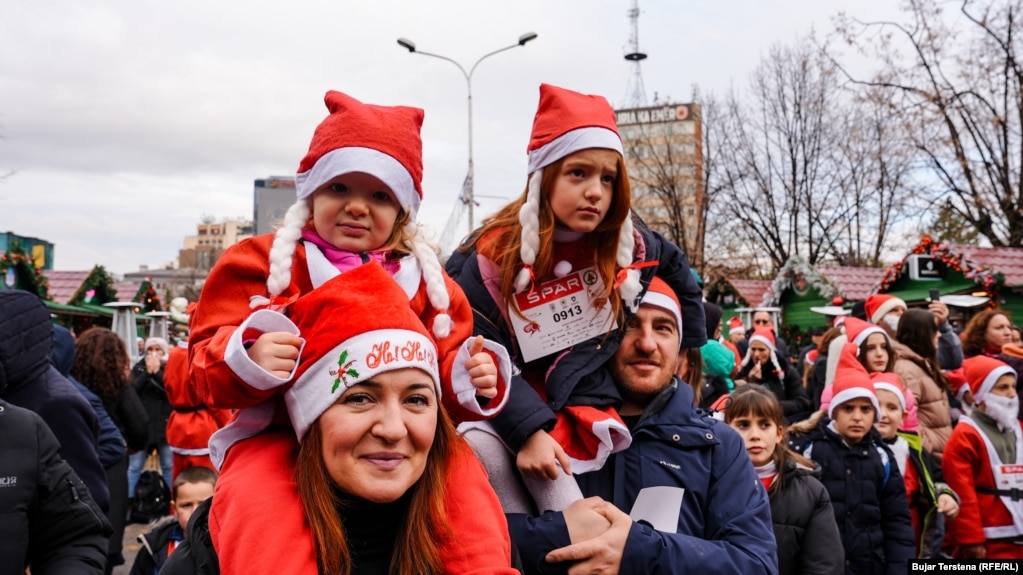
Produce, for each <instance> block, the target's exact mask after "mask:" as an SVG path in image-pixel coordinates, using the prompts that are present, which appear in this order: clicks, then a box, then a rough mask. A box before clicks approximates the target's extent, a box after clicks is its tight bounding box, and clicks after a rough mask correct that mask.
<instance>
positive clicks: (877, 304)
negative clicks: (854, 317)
mask: <svg viewBox="0 0 1023 575" xmlns="http://www.w3.org/2000/svg"><path fill="white" fill-rule="evenodd" d="M900 307H901V308H902V309H907V306H906V302H904V301H902V300H901V299H899V298H897V297H895V296H893V295H888V294H885V293H876V294H873V295H871V296H870V297H868V298H867V301H865V302H864V303H863V311H864V312H865V313H866V314H867V319H869V320H870V323H880V322H881V318H883V317H884V316H886V315H888V312H891V311H894V310H895V309H896V308H900Z"/></svg>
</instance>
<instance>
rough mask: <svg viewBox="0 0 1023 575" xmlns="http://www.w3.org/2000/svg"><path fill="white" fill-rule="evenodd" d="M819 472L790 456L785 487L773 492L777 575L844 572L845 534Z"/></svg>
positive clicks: (786, 466)
mask: <svg viewBox="0 0 1023 575" xmlns="http://www.w3.org/2000/svg"><path fill="white" fill-rule="evenodd" d="M778 449H781V446H779V447H778ZM818 475H819V470H818V469H808V468H806V467H803V466H799V465H796V462H795V461H792V460H791V459H790V460H789V461H787V462H786V465H785V470H784V471H783V477H782V479H783V489H782V490H781V491H780V492H779V493H777V494H774V495H771V522H772V523H774V538H775V539H776V540H777V541H778V575H789V574H793V575H794V574H802V575H808V574H810V573H813V574H822V575H823V574H828V575H839V574H841V573H844V572H845V554H844V553H843V552H842V536H841V535H840V534H839V533H838V524H837V523H835V512H834V510H833V509H832V508H831V497H829V496H828V491H827V489H825V488H824V485H823V484H821V482H820V481H819V480H818V479H817V476H818Z"/></svg>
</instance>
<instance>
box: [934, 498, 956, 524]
mask: <svg viewBox="0 0 1023 575" xmlns="http://www.w3.org/2000/svg"><path fill="white" fill-rule="evenodd" d="M937 509H938V513H941V514H942V515H944V516H945V517H947V518H949V519H955V518H956V517H958V516H959V504H958V503H956V500H955V497H952V496H951V495H949V494H948V493H942V494H941V495H939V496H938V503H937Z"/></svg>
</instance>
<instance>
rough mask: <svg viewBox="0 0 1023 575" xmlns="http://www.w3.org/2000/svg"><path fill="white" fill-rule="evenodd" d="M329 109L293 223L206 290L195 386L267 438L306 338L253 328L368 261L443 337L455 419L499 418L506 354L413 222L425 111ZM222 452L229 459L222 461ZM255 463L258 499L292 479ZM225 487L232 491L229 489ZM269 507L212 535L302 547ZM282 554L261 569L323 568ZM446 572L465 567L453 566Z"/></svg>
mask: <svg viewBox="0 0 1023 575" xmlns="http://www.w3.org/2000/svg"><path fill="white" fill-rule="evenodd" d="M325 103H326V105H327V109H328V110H329V112H330V113H329V115H328V116H327V118H326V119H324V120H323V122H322V123H321V124H320V125H319V126H318V127H317V129H316V131H315V133H314V135H313V138H312V141H311V143H310V146H309V151H308V153H307V154H306V156H305V157H304V158H303V159H302V161H301V163H300V164H299V169H298V174H297V176H296V183H295V189H296V195H297V198H296V202H295V203H294V204H293V205H292V206H291V207H290V208H289V209H288V211H287V213H286V214H285V217H284V223H283V226H282V227H281V228H280V229H278V230H277V232H276V233H275V234H267V235H263V236H257V237H254V238H251V239H248V240H244V241H242V242H240V243H238V244H236V245H234V246H232V247H231V248H229V249H228V250H227V251H226V252H225V253H224V255H223V256H221V258H220V260H219V261H218V262H217V264H216V266H215V267H214V268H213V270H212V271H211V273H210V276H209V278H208V279H207V281H206V284H205V286H204V287H203V291H202V295H201V297H200V299H199V303H198V306H197V307H196V310H195V313H194V314H193V316H192V318H191V326H190V327H191V338H190V341H189V352H190V360H191V378H192V382H193V385H195V386H196V387H197V388H198V389H200V390H201V392H202V393H203V395H204V396H205V397H206V398H207V403H208V404H209V405H212V406H214V407H223V408H234V409H240V410H241V411H240V413H239V415H238V417H237V418H238V420H239V421H241V422H244V423H245V425H246V426H248V427H249V428H261V427H262V426H265V425H266V424H267V423H268V421H267V420H268V419H273V420H274V421H276V422H278V423H279V422H280V420H281V419H282V416H281V414H280V410H277V411H278V413H277V415H276V416H275V415H274V410H273V409H268V408H267V406H270V405H273V402H274V401H275V400H276V401H277V402H278V403H279V397H280V394H281V393H282V392H283V391H284V389H285V388H286V387H287V386H288V384H289V382H290V380H291V378H292V376H293V373H294V371H295V369H296V368H297V366H298V365H299V362H300V353H301V349H302V346H303V345H304V342H303V340H302V334H300V333H296V332H295V330H294V329H293V327H289V326H287V325H278V324H276V323H274V322H269V323H266V324H260V325H256V324H255V323H253V317H254V312H257V311H258V310H262V309H270V310H274V311H280V312H283V314H284V315H287V312H288V309H289V306H290V305H291V304H292V303H293V302H294V301H295V300H297V299H298V298H299V297H301V296H302V295H303V294H306V293H309V292H311V291H313V290H314V289H316V288H317V287H319V286H320V285H323V284H324V283H326V282H327V281H329V280H330V279H332V278H334V277H336V276H338V275H340V274H343V273H346V272H348V271H350V270H353V269H358V268H359V267H360V266H362V265H363V264H365V263H367V262H371V261H372V262H377V263H379V264H380V265H381V266H382V267H383V268H384V269H385V270H386V271H387V272H388V274H389V275H390V277H391V278H392V279H393V280H394V281H395V282H396V283H397V284H398V285H399V286H400V287H401V288H402V290H403V291H404V292H405V294H406V295H407V296H408V303H409V305H410V307H411V309H412V310H413V311H414V312H415V313H416V315H418V316H419V317H420V319H421V320H422V322H423V324H424V325H426V326H427V327H428V329H429V330H430V333H431V334H432V336H433V337H434V338H435V341H436V345H437V351H438V355H439V362H440V369H441V374H442V377H441V381H442V383H443V385H444V393H443V394H442V397H443V400H444V407H445V409H446V410H447V411H448V413H449V414H450V415H451V417H452V418H453V419H454V420H456V421H461V420H473V419H483V418H486V417H490V416H492V415H493V414H494V413H496V412H497V411H499V410H500V409H501V408H502V407H503V404H504V400H505V399H506V395H505V393H504V391H505V389H506V384H507V382H508V381H509V379H510V363H509V362H508V360H507V352H505V350H504V348H503V347H502V346H500V345H498V344H494V343H492V342H486V341H484V340H483V338H473V337H472V312H471V310H470V308H469V304H468V302H467V301H466V299H465V296H464V294H463V293H462V291H461V290H460V289H459V287H458V286H457V285H456V284H455V283H454V282H452V281H451V279H450V278H448V277H446V275H445V274H444V271H443V269H442V267H441V265H440V263H439V260H438V258H437V254H436V252H435V251H434V250H433V249H432V248H431V247H430V246H429V245H428V244H427V242H426V241H425V239H424V238H423V236H422V233H421V232H420V231H419V229H418V227H417V224H416V223H415V217H416V213H417V212H418V208H419V203H420V200H421V198H422V184H421V180H422V141H421V139H420V127H421V126H422V121H423V111H422V110H420V109H417V108H409V107H401V106H396V107H386V106H376V105H371V104H364V103H362V102H359V101H358V100H355V99H354V98H351V97H350V96H347V95H345V94H342V93H340V92H335V91H330V92H328V93H327V95H326V97H325ZM323 311H324V317H325V318H326V317H330V318H331V319H335V318H336V321H341V322H343V321H345V315H344V312H345V310H323ZM332 312H333V314H336V315H333V314H332ZM495 395H500V396H501V397H494V396H495ZM478 396H481V397H480V398H479V399H478ZM487 398H489V399H487ZM235 429H238V426H236V427H235ZM221 437H223V436H221ZM227 443H228V444H230V443H231V442H227ZM212 447H213V446H212V445H211V449H212ZM224 455H225V454H224V453H223V452H221V453H220V454H219V459H220V460H222V459H223V457H224ZM217 459H218V456H217V455H216V454H214V460H217ZM257 463H258V462H257ZM256 467H258V468H260V473H258V474H253V475H252V477H251V482H252V483H253V486H252V487H253V488H254V489H255V488H256V487H257V486H258V484H259V482H262V481H267V480H270V479H269V478H277V479H279V480H282V481H290V480H291V478H290V477H282V474H284V473H286V472H285V471H282V469H284V468H283V467H282V466H281V465H279V464H278V462H274V461H271V460H270V459H267V460H266V461H265V463H264V464H263V465H261V466H260V465H258V464H257V465H256ZM451 481H452V482H454V483H455V484H456V485H452V486H451V488H450V489H448V491H447V493H448V497H449V501H455V502H456V503H457V501H458V500H459V498H460V497H461V496H462V495H463V494H465V493H466V492H467V490H469V491H471V490H473V489H477V488H479V489H483V488H488V487H487V486H486V485H482V486H481V485H479V483H480V482H481V481H482V482H485V481H486V480H485V476H481V477H476V478H472V479H471V480H468V481H467V480H466V479H465V478H458V479H457V481H456V480H455V479H454V478H452V479H451ZM228 485H232V483H230V482H229V483H227V484H225V486H224V488H223V489H226V488H227V486H228ZM240 490H241V491H244V489H243V488H240ZM253 493H255V491H253ZM296 497H297V496H296ZM224 499H226V498H221V500H222V501H223V500H224ZM261 509H263V512H264V514H265V516H264V517H262V521H259V522H233V523H231V524H226V525H223V526H217V528H215V529H214V530H213V531H212V533H213V536H214V537H215V538H221V537H223V538H224V539H228V540H231V541H232V542H233V543H234V547H233V549H234V550H235V551H236V552H237V557H238V558H244V557H246V553H247V552H248V551H249V550H250V549H251V550H252V551H256V550H258V548H259V547H261V546H262V545H263V539H264V528H265V526H266V525H269V524H273V525H274V532H275V534H278V535H279V536H280V537H281V538H282V540H288V539H290V538H292V537H294V538H295V540H296V541H306V540H307V538H302V537H300V536H299V535H300V534H301V533H303V532H304V531H305V530H307V529H308V527H307V526H306V525H305V524H303V523H302V522H297V523H287V522H286V521H284V520H282V519H279V518H277V517H276V516H275V515H274V510H273V509H271V508H261ZM221 527H222V528H223V529H222V530H221V529H220V528H221ZM277 549H279V550H280V552H281V556H280V558H279V561H275V562H270V563H267V564H265V565H261V567H260V568H265V569H266V570H267V571H268V572H275V573H277V572H290V573H300V572H308V573H315V572H316V571H315V569H316V566H315V563H313V564H310V563H309V561H308V558H310V557H312V554H311V553H302V552H295V549H294V548H288V547H287V546H283V545H282V546H278V547H277ZM307 551H308V550H307ZM451 557H460V555H458V554H457V553H455V554H453V555H451ZM486 559H487V558H486V557H481V558H477V561H478V560H482V561H484V562H485V561H486ZM462 560H463V561H466V563H463V564H461V565H460V567H462V568H465V567H468V566H469V565H471V564H472V561H468V560H467V559H466V558H464V557H462ZM476 564H478V563H476ZM243 565H244V567H242V566H243ZM225 566H227V568H228V569H238V570H239V571H242V570H244V571H245V572H247V573H251V572H252V571H251V570H250V568H251V566H250V565H249V564H248V563H247V562H246V561H243V560H239V561H229V562H225ZM447 567H448V568H449V569H448V570H449V571H457V570H460V569H459V565H447Z"/></svg>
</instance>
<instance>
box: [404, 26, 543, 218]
mask: <svg viewBox="0 0 1023 575" xmlns="http://www.w3.org/2000/svg"><path fill="white" fill-rule="evenodd" d="M534 39H536V33H535V32H526V33H525V34H523V35H521V36H519V40H518V42H516V43H515V44H512V45H511V46H505V47H504V48H500V49H498V50H494V51H493V52H490V53H487V54H484V55H482V56H480V58H479V59H478V60H476V63H475V64H473V65H472V67H471V68H469V71H468V72H466V71H465V68H464V67H462V65H461V64H459V63H458V62H456V61H454V60H452V59H451V58H448V57H447V56H441V55H440V54H431V53H430V52H423V51H422V50H417V49H416V44H415V42H413V41H412V40H409V39H408V38H398V45H399V46H401V47H402V48H405V49H406V50H408V51H409V52H412V53H414V54H422V55H423V56H432V57H434V58H440V59H441V60H445V61H447V62H451V63H452V64H454V65H455V66H457V67H458V70H459V71H460V72H461V73H462V75H463V76H465V86H466V89H467V91H468V108H469V172H468V174H467V175H466V181H467V182H468V183H469V187H468V190H467V194H466V197H465V200H464V201H465V202H466V205H468V206H469V233H470V234H471V233H472V230H473V221H472V208H473V202H474V200H473V198H474V194H473V187H474V185H475V183H474V181H473V169H472V74H473V72H475V71H476V67H477V66H479V65H480V62H482V61H483V60H486V59H487V58H489V57H491V56H493V55H494V54H500V53H501V52H504V51H505V50H511V49H512V48H517V47H519V46H525V45H526V42H529V41H530V40H534Z"/></svg>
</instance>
